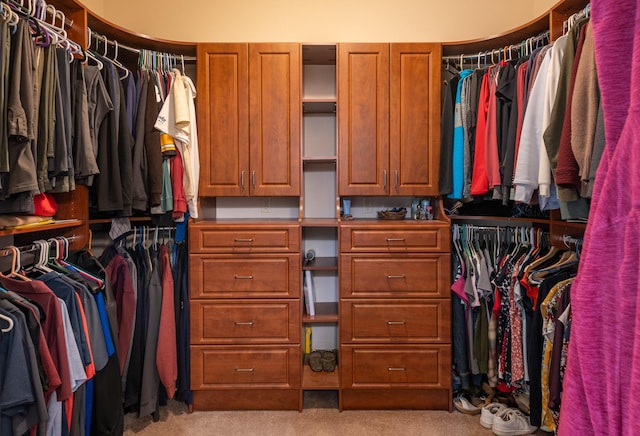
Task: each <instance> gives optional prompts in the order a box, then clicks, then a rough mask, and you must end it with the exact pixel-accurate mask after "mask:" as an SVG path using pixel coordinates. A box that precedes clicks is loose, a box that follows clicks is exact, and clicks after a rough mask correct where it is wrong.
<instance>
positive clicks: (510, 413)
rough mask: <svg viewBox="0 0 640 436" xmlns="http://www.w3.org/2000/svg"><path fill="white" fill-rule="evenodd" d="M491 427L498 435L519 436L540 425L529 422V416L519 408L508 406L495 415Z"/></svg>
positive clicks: (531, 431) (533, 430)
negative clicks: (535, 425)
mask: <svg viewBox="0 0 640 436" xmlns="http://www.w3.org/2000/svg"><path fill="white" fill-rule="evenodd" d="M491 429H492V430H493V434H495V435H497V436H517V435H524V434H531V433H533V432H535V431H536V430H537V429H538V427H534V426H533V425H531V424H529V417H528V416H525V414H524V413H522V412H521V411H520V410H519V409H513V408H508V409H505V410H503V411H502V412H501V413H500V414H499V415H495V416H494V418H493V427H491Z"/></svg>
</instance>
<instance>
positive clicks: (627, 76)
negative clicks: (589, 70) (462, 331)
mask: <svg viewBox="0 0 640 436" xmlns="http://www.w3.org/2000/svg"><path fill="white" fill-rule="evenodd" d="M591 16H592V18H591V20H592V24H593V32H594V42H595V54H596V64H597V68H598V81H599V85H600V90H601V96H602V108H603V112H604V117H605V137H606V147H605V150H604V154H603V156H602V160H601V162H600V166H599V167H598V171H597V175H596V179H595V186H594V191H593V199H592V204H591V213H590V215H589V224H588V225H587V229H586V234H585V245H584V249H583V251H582V253H583V255H582V259H581V261H580V268H579V271H578V276H577V277H576V280H575V282H574V285H573V286H572V288H571V309H572V311H573V318H572V325H571V339H570V342H569V353H568V356H567V371H566V373H565V378H564V382H563V389H564V391H563V395H562V404H561V409H560V426H559V434H560V435H637V434H639V433H640V304H639V303H640V292H639V291H640V282H639V274H638V259H640V238H639V236H640V184H639V183H638V180H639V178H640V4H639V3H638V2H637V1H635V0H599V1H594V2H593V3H592V14H591Z"/></svg>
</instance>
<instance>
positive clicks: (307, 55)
mask: <svg viewBox="0 0 640 436" xmlns="http://www.w3.org/2000/svg"><path fill="white" fill-rule="evenodd" d="M302 63H303V64H304V65H335V64H336V45H335V44H302Z"/></svg>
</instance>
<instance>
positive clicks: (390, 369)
mask: <svg viewBox="0 0 640 436" xmlns="http://www.w3.org/2000/svg"><path fill="white" fill-rule="evenodd" d="M387 371H405V368H403V367H400V368H394V367H390V368H387Z"/></svg>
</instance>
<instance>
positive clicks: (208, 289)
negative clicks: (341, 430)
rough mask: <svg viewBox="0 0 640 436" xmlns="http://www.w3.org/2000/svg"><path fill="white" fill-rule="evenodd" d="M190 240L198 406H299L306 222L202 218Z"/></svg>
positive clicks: (193, 372) (193, 359) (193, 381)
mask: <svg viewBox="0 0 640 436" xmlns="http://www.w3.org/2000/svg"><path fill="white" fill-rule="evenodd" d="M189 244H190V246H191V247H192V249H191V252H190V255H189V288H190V292H189V293H190V315H191V324H190V328H191V388H192V389H193V390H194V402H193V407H194V409H196V410H221V409H291V410H299V409H300V380H301V365H300V362H301V359H302V353H301V347H300V336H301V329H300V322H301V321H300V287H301V285H300V276H301V274H300V262H301V261H300V252H299V247H300V228H299V226H298V224H297V223H285V222H274V223H259V224H258V223H252V224H249V223H246V222H235V223H233V222H227V223H215V222H207V221H201V222H197V223H192V224H191V226H190V232H189ZM268 390H271V391H272V392H271V394H269V395H267V394H266V392H267V391H268Z"/></svg>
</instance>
